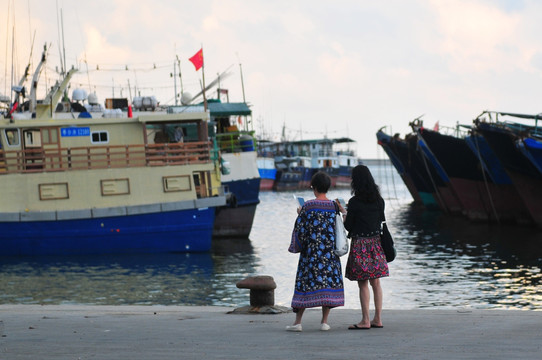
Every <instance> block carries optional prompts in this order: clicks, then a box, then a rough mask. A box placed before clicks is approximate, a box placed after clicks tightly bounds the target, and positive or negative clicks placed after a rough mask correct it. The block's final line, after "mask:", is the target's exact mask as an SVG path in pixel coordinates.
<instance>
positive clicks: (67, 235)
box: [0, 207, 215, 256]
mask: <svg viewBox="0 0 542 360" xmlns="http://www.w3.org/2000/svg"><path fill="white" fill-rule="evenodd" d="M214 218H215V210H214V208H213V207H208V208H202V209H187V210H177V211H168V212H156V213H149V214H137V215H124V216H113V217H103V218H89V219H72V220H62V221H59V220H56V221H17V222H2V223H0V232H1V233H2V237H1V238H0V247H1V249H2V250H1V252H0V253H1V254H2V255H10V256H12V255H80V254H107V253H115V254H122V253H167V252H204V251H209V250H210V248H211V239H212V231H213V223H214Z"/></svg>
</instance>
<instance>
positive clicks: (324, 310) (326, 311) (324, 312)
mask: <svg viewBox="0 0 542 360" xmlns="http://www.w3.org/2000/svg"><path fill="white" fill-rule="evenodd" d="M330 310H331V308H330V307H327V306H322V324H327V317H328V316H329V311H330Z"/></svg>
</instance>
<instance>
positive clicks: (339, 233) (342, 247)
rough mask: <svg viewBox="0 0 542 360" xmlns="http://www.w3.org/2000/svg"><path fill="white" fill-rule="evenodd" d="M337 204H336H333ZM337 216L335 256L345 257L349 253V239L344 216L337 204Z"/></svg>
mask: <svg viewBox="0 0 542 360" xmlns="http://www.w3.org/2000/svg"><path fill="white" fill-rule="evenodd" d="M333 203H334V204H335V202H333ZM335 209H336V210H337V214H336V215H335V254H337V255H338V256H343V255H346V254H347V253H348V238H347V237H346V236H347V235H346V229H345V228H344V224H343V216H342V214H341V212H340V211H339V207H338V206H337V204H335Z"/></svg>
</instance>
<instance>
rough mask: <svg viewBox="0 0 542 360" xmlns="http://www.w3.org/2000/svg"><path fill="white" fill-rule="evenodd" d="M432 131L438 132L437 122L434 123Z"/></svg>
mask: <svg viewBox="0 0 542 360" xmlns="http://www.w3.org/2000/svg"><path fill="white" fill-rule="evenodd" d="M433 130H434V131H438V130H439V124H438V121H437V122H436V123H435V126H433Z"/></svg>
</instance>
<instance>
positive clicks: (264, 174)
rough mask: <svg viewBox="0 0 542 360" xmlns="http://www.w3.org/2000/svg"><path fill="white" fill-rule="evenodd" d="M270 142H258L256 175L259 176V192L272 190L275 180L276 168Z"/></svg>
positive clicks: (260, 140)
mask: <svg viewBox="0 0 542 360" xmlns="http://www.w3.org/2000/svg"><path fill="white" fill-rule="evenodd" d="M272 144H273V143H272V142H271V141H269V140H262V139H259V140H258V157H257V158H256V163H257V165H258V173H259V174H260V190H261V191H270V190H273V187H274V185H275V180H276V178H277V168H276V167H275V156H274V154H273V151H272V147H273V146H272Z"/></svg>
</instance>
